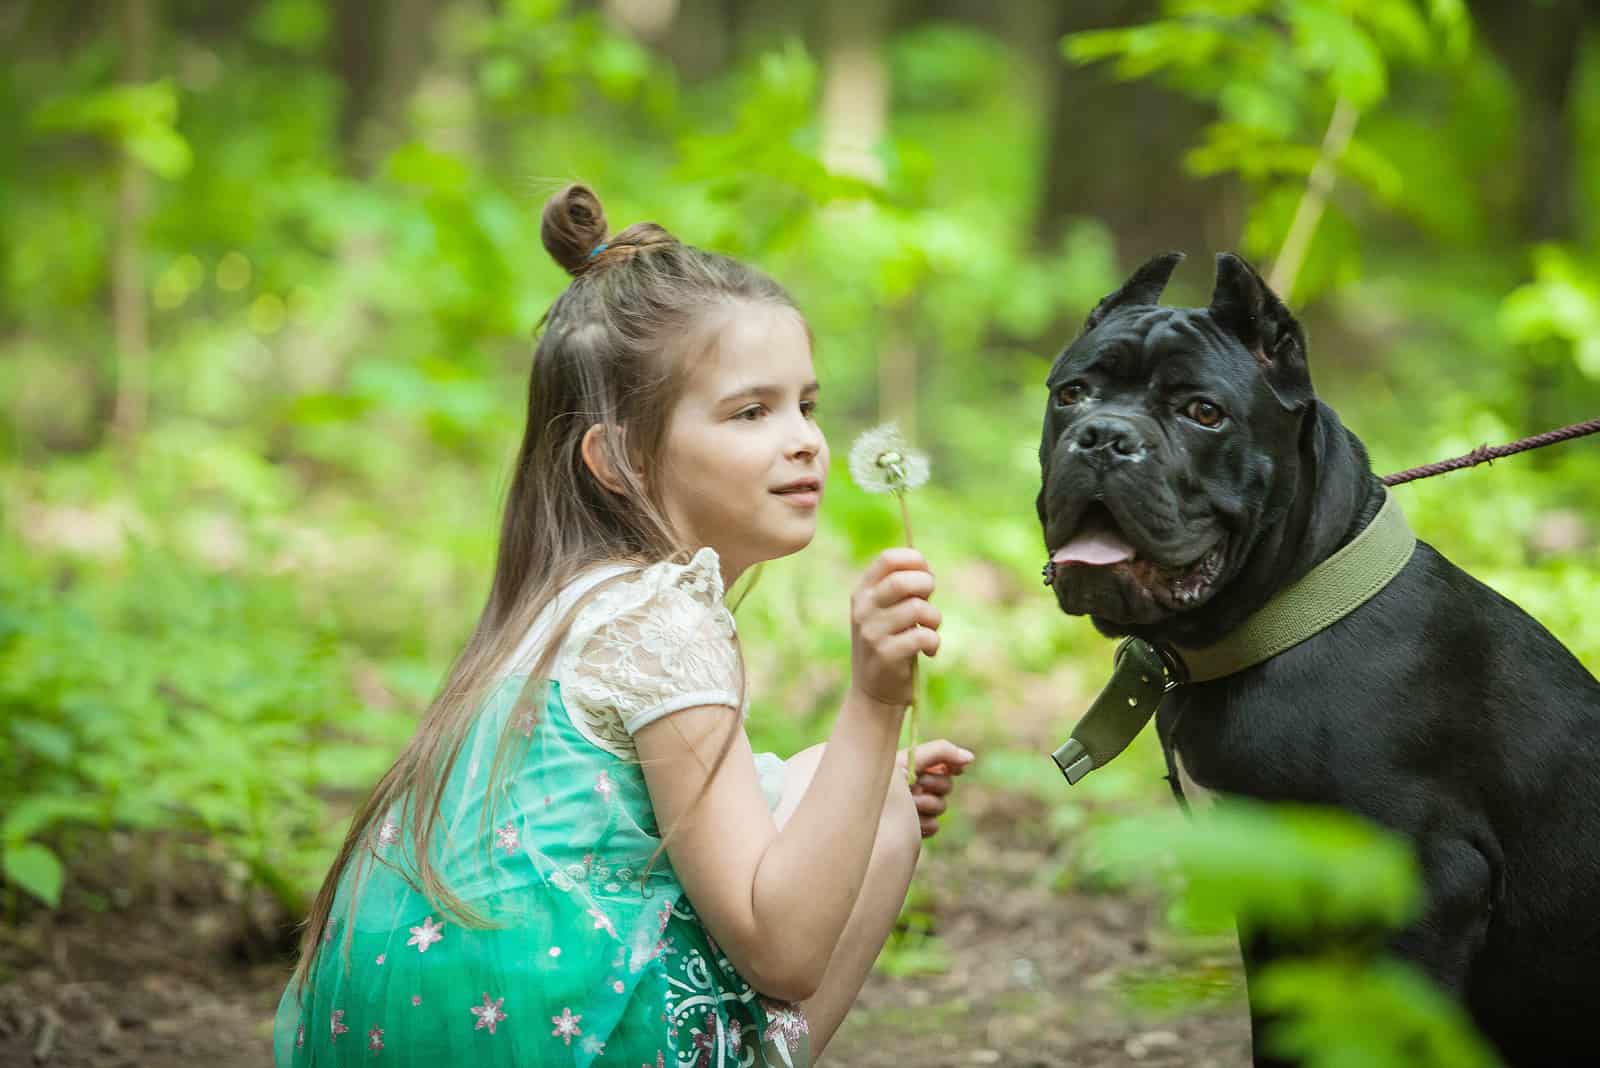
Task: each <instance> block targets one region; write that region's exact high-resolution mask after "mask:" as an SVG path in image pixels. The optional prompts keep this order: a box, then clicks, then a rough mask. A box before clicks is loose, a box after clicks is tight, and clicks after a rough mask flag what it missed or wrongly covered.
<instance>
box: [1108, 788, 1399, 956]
mask: <svg viewBox="0 0 1600 1068" xmlns="http://www.w3.org/2000/svg"><path fill="white" fill-rule="evenodd" d="M1099 848H1100V850H1101V851H1102V853H1103V855H1104V856H1105V859H1106V860H1107V862H1109V863H1111V864H1113V865H1116V866H1119V867H1121V868H1123V869H1124V870H1126V871H1138V870H1148V869H1150V868H1151V867H1152V866H1155V865H1158V864H1160V863H1162V862H1164V861H1165V860H1167V859H1168V858H1170V859H1171V860H1173V861H1175V862H1176V864H1177V865H1178V868H1179V869H1180V870H1181V871H1182V873H1183V876H1184V884H1185V886H1184V889H1185V893H1184V902H1185V906H1186V919H1187V920H1188V921H1189V922H1190V923H1192V924H1193V925H1194V926H1195V927H1197V928H1200V929H1210V928H1217V927H1226V926H1229V925H1231V924H1232V923H1233V922H1234V920H1235V918H1236V917H1237V918H1238V919H1239V920H1241V921H1242V922H1245V923H1247V924H1250V925H1258V926H1260V927H1261V928H1264V929H1268V930H1271V931H1274V932H1278V933H1283V934H1290V935H1294V934H1302V933H1304V932H1305V930H1306V929H1307V928H1309V927H1316V926H1322V925H1327V924H1334V925H1339V926H1345V927H1352V928H1359V927H1366V926H1378V927H1384V928H1390V927H1398V926H1400V925H1401V924H1403V923H1404V922H1405V921H1406V920H1408V919H1410V918H1411V917H1412V916H1413V914H1414V913H1415V911H1416V908H1417V905H1418V898H1417V880H1418V873H1417V867H1416V862H1415V860H1414V859H1413V858H1412V856H1411V851H1410V848H1409V847H1408V846H1407V845H1406V844H1405V842H1403V841H1401V840H1400V839H1397V838H1395V837H1393V836H1391V835H1388V834H1385V833H1381V832H1379V831H1378V830H1377V829H1375V828H1373V827H1371V826H1370V825H1368V824H1365V823H1364V822H1362V821H1360V820H1357V819H1355V818H1354V817H1351V816H1349V815H1346V814H1345V813H1342V812H1338V811H1334V810H1330V809H1318V808H1311V807H1299V806H1290V805H1278V806H1266V805H1261V804H1257V803H1254V802H1248V801H1244V800H1234V799H1230V800H1229V801H1228V803H1227V804H1226V805H1224V806H1222V807H1221V808H1220V809H1219V810H1218V811H1217V812H1216V813H1215V814H1212V813H1207V814H1206V816H1205V817H1204V818H1202V819H1198V820H1193V821H1191V820H1190V819H1189V818H1188V817H1187V816H1186V815H1185V814H1182V813H1179V812H1166V813H1163V814H1162V815H1160V816H1155V817H1145V818H1141V819H1138V820H1131V821H1127V822H1125V823H1121V824H1117V825H1115V826H1113V827H1110V828H1108V829H1106V830H1105V831H1103V832H1102V833H1101V838H1100V841H1099Z"/></svg>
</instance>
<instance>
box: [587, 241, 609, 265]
mask: <svg viewBox="0 0 1600 1068" xmlns="http://www.w3.org/2000/svg"><path fill="white" fill-rule="evenodd" d="M610 247H611V243H610V242H609V241H602V242H600V243H599V244H598V245H596V246H595V247H594V250H593V251H592V252H590V253H589V255H588V257H587V258H588V259H591V260H592V259H594V258H595V257H596V256H598V255H600V253H602V252H604V251H605V250H606V249H608V248H610Z"/></svg>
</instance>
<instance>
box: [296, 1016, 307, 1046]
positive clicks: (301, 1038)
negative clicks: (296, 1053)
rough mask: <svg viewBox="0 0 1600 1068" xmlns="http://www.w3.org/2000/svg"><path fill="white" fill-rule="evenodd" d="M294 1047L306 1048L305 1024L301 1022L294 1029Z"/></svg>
mask: <svg viewBox="0 0 1600 1068" xmlns="http://www.w3.org/2000/svg"><path fill="white" fill-rule="evenodd" d="M294 1048H295V1049H305V1048H306V1025H305V1024H304V1023H303V1022H302V1023H301V1024H300V1026H299V1027H296V1028H295V1029H294Z"/></svg>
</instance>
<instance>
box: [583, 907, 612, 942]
mask: <svg viewBox="0 0 1600 1068" xmlns="http://www.w3.org/2000/svg"><path fill="white" fill-rule="evenodd" d="M589 917H590V919H592V920H594V929H595V930H596V931H604V932H605V933H606V934H608V935H610V936H611V937H612V938H615V937H617V929H616V928H615V927H613V926H612V925H611V917H609V916H607V915H606V914H605V913H603V912H601V911H600V910H599V909H598V908H591V909H590V910H589Z"/></svg>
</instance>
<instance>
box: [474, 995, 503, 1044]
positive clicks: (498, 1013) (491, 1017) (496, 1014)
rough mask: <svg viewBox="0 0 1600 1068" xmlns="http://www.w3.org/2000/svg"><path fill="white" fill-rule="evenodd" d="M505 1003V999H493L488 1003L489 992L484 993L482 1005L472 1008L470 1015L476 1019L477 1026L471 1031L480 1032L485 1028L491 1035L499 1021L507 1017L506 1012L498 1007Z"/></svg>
mask: <svg viewBox="0 0 1600 1068" xmlns="http://www.w3.org/2000/svg"><path fill="white" fill-rule="evenodd" d="M505 1003H506V999H505V998H495V999H494V1000H493V1001H490V1000H489V992H488V991H487V990H486V991H484V993H483V1004H482V1005H474V1006H472V1015H474V1016H476V1017H477V1018H478V1025H477V1026H476V1027H474V1028H473V1030H474V1031H482V1030H483V1029H484V1028H485V1027H487V1028H488V1029H489V1033H490V1034H491V1035H492V1034H494V1029H495V1026H496V1025H497V1024H499V1022H500V1021H501V1020H504V1019H505V1018H506V1016H507V1015H508V1014H507V1013H506V1011H505V1010H504V1009H502V1008H501V1007H500V1006H502V1005H504V1004H505Z"/></svg>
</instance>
